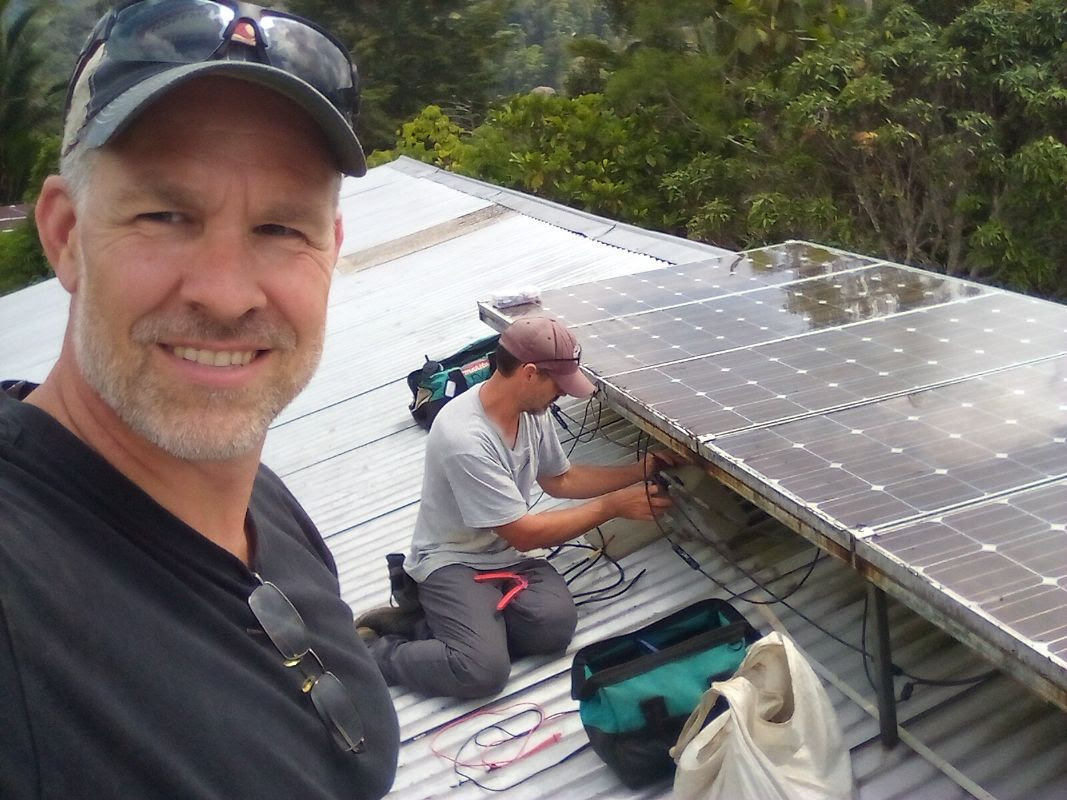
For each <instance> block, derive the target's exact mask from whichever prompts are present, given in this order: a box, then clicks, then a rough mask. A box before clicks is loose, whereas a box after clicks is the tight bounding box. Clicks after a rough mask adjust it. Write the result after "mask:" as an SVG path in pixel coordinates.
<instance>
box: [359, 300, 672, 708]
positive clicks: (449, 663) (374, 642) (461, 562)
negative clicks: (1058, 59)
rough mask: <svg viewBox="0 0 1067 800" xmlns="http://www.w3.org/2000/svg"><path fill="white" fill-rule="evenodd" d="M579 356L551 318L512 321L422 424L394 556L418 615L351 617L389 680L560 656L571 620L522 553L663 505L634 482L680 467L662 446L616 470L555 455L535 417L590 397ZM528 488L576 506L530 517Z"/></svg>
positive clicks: (555, 586) (481, 684) (446, 676)
mask: <svg viewBox="0 0 1067 800" xmlns="http://www.w3.org/2000/svg"><path fill="white" fill-rule="evenodd" d="M580 357H581V348H580V347H579V345H578V342H577V340H576V339H575V337H574V334H573V333H571V331H569V330H568V329H567V327H566V326H565V325H563V324H562V323H560V322H559V321H557V320H554V319H551V318H548V317H527V318H523V319H520V320H517V321H516V322H514V323H513V324H512V325H510V326H509V327H508V328H507V330H505V331H504V333H503V335H502V336H501V338H500V344H499V346H498V348H497V351H496V371H495V372H494V374H493V375H492V377H490V378H489V380H487V381H486V382H485V383H482V384H480V385H478V386H476V387H474V388H472V389H470V390H469V391H467V392H465V393H463V394H461V395H460V396H459V397H457V398H456V399H455V400H453V401H452V402H450V403H449V404H448V405H447V406H445V408H444V409H442V411H441V413H440V414H439V415H438V416H437V418H436V420H435V421H434V425H433V429H432V430H431V431H430V435H429V438H428V439H427V443H426V469H425V474H424V478H423V487H422V502H421V505H420V508H419V515H418V519H417V521H416V523H415V532H414V535H413V540H412V546H411V557H410V559H409V563H408V564H407V572H408V574H409V575H410V576H411V577H412V578H414V580H415V581H416V582H417V584H418V600H419V603H420V605H421V611H417V610H408V609H376V610H374V611H371V612H368V613H367V614H365V615H363V617H361V618H360V620H359V621H358V622H357V625H358V626H360V633H361V635H362V636H363V637H364V639H365V640H366V641H367V642H368V644H369V646H370V649H371V653H372V654H373V655H374V657H375V660H376V661H377V662H378V666H379V667H380V668H381V670H382V673H383V675H384V676H385V679H386V681H387V682H388V683H390V684H394V685H395V684H403V685H405V686H408V687H410V688H412V689H415V690H417V691H419V692H422V693H424V694H427V695H450V696H454V697H482V696H486V695H491V694H495V693H497V692H499V691H500V690H501V689H502V688H503V687H504V684H505V682H506V681H507V679H508V675H509V673H510V670H511V659H512V658H516V657H519V656H524V655H533V654H539V653H554V652H561V651H563V650H564V649H565V648H566V647H567V644H568V643H569V642H570V640H571V637H572V636H573V635H574V628H575V625H576V623H577V612H576V610H575V606H574V599H573V598H572V596H571V593H570V590H569V589H568V587H567V585H566V583H565V582H564V580H563V578H562V577H561V576H560V575H559V573H558V572H556V570H555V569H554V568H553V566H552V565H551V564H549V563H548V561H546V560H545V559H543V558H533V557H530V556H528V555H527V553H529V551H532V550H538V549H540V548H547V547H554V546H556V545H559V544H563V543H564V542H567V541H570V540H571V539H574V538H575V537H577V536H580V535H581V534H583V533H586V532H587V531H590V530H592V529H593V528H595V527H596V526H598V525H601V524H602V523H604V522H607V521H608V520H610V519H613V518H616V517H623V518H626V519H633V520H650V519H652V518H653V516H655V515H657V514H659V513H661V512H662V511H664V510H665V509H666V508H668V507H669V506H670V505H671V502H670V499H669V498H668V497H667V496H666V495H665V494H659V492H658V487H657V486H656V485H654V484H653V485H651V486H647V487H646V484H645V477H646V476H647V475H651V474H653V473H654V472H655V471H656V470H657V469H660V468H662V467H664V466H671V465H674V464H676V463H679V462H680V460H681V459H680V458H679V457H678V456H676V455H675V454H673V453H670V452H664V453H650V454H648V455H647V456H646V457H645V459H643V460H641V461H637V462H635V463H633V464H628V465H626V466H615V467H601V466H584V465H577V464H571V463H570V462H569V461H568V459H567V456H566V454H565V453H564V452H563V448H562V446H561V445H560V442H559V438H558V436H557V435H556V431H555V428H554V426H553V424H552V421H551V420H550V419H549V417H548V415H547V414H546V413H545V412H546V411H547V410H548V408H549V406H551V404H552V403H554V402H555V401H556V400H558V399H559V398H560V396H562V395H564V394H567V395H571V396H573V397H588V396H589V395H591V394H592V393H593V390H594V386H593V384H592V383H591V382H590V381H589V379H588V378H586V377H585V375H583V374H582V373H581V372H580V371H579V369H578V364H579V360H580ZM538 486H539V487H540V489H542V490H544V491H545V492H547V493H548V494H549V495H551V496H553V497H562V498H574V499H587V500H588V502H586V503H583V504H580V505H576V506H573V507H570V508H564V509H560V510H554V511H544V512H540V513H531V511H530V506H531V503H532V500H533V497H534V496H535V495H536V493H537V492H538Z"/></svg>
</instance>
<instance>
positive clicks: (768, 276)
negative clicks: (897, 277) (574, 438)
mask: <svg viewBox="0 0 1067 800" xmlns="http://www.w3.org/2000/svg"><path fill="white" fill-rule="evenodd" d="M874 263H876V262H875V260H874V259H871V258H865V257H863V256H857V255H854V254H852V253H842V252H840V251H834V250H830V249H827V248H823V247H818V246H815V245H811V244H807V243H805V242H793V243H790V244H785V245H777V246H775V247H769V248H763V249H760V250H753V251H750V252H748V253H746V254H743V255H738V256H725V257H717V258H712V259H709V260H707V261H697V262H693V263H690V264H683V265H675V266H670V267H664V268H662V269H656V270H650V271H648V272H640V273H637V274H635V275H623V276H620V277H618V278H611V279H609V280H605V281H594V282H592V283H583V284H578V285H576V286H571V287H568V288H566V289H555V290H549V291H546V292H544V293H543V295H542V305H541V307H539V308H538V309H537V310H538V311H544V312H545V313H548V314H552V315H553V316H555V317H559V318H560V319H561V320H563V321H565V322H566V323H567V324H568V325H585V324H588V323H590V322H595V321H597V320H605V319H613V318H615V317H619V316H624V315H628V314H639V313H642V312H645V311H653V310H656V309H662V308H669V307H672V306H675V305H680V304H683V303H689V302H695V301H699V300H705V299H708V298H712V297H722V296H724V295H729V294H735V293H738V292H744V291H750V290H752V289H759V288H761V287H764V286H772V285H776V284H782V283H788V282H791V281H796V280H799V279H804V278H813V277H818V276H822V275H832V274H835V273H841V272H845V271H848V270H852V269H856V268H858V267H863V266H867V265H870V264H874Z"/></svg>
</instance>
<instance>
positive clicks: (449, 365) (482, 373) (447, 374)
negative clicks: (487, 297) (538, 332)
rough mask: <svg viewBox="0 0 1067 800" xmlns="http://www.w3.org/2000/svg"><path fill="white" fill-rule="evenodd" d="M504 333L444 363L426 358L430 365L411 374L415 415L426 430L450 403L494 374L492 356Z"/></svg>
mask: <svg viewBox="0 0 1067 800" xmlns="http://www.w3.org/2000/svg"><path fill="white" fill-rule="evenodd" d="M499 339H500V334H497V333H494V334H493V335H492V336H487V337H485V338H484V339H479V340H478V341H476V342H474V343H472V344H469V345H467V346H466V347H464V348H463V349H462V350H460V351H459V352H458V353H453V354H452V355H450V356H448V357H447V358H444V359H442V360H441V361H434V360H432V359H431V358H430V357H429V356H426V363H424V364H423V365H422V367H420V368H419V369H416V370H412V371H411V372H409V373H408V388H409V389H411V403H410V404H409V405H408V410H409V411H411V416H413V417H414V418H415V421H416V422H417V423H419V425H421V426H422V427H423V428H425V429H426V430H429V429H430V426H431V425H432V424H433V421H434V417H436V416H437V412H439V411H440V410H441V409H442V408H443V407H444V405H445V403H447V402H448V401H449V400H451V399H452V398H453V397H455V396H456V395H458V394H462V393H463V392H465V391H467V389H469V388H470V387H471V386H474V385H475V384H478V383H481V382H482V381H484V380H485V379H486V378H488V377H489V376H490V375H491V374H492V373H493V367H492V364H491V359H490V355H492V353H493V351H494V350H496V343H497V341H499Z"/></svg>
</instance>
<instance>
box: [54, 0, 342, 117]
mask: <svg viewBox="0 0 1067 800" xmlns="http://www.w3.org/2000/svg"><path fill="white" fill-rule="evenodd" d="M105 43H106V44H107V51H106V53H105V55H106V60H107V61H108V62H116V63H122V62H126V63H129V64H131V66H132V65H142V64H151V63H155V64H195V63H199V62H202V61H211V60H216V59H222V58H226V56H227V53H228V51H229V49H230V48H231V46H232V45H234V44H238V45H246V46H248V47H250V48H252V49H253V50H254V54H255V57H254V59H249V60H255V61H257V62H258V63H262V64H266V65H268V66H272V67H277V68H278V69H281V70H284V71H285V72H288V73H289V74H290V75H294V76H295V77H297V78H300V79H301V80H303V81H305V82H306V83H308V84H310V85H311V86H313V87H314V88H315V89H316V90H318V91H319V93H320V94H322V95H323V96H324V97H325V98H326V99H327V100H329V101H330V103H331V104H332V105H333V106H334V108H336V109H337V110H338V111H339V112H340V113H341V114H342V115H343V116H344V117H345V118H347V119H348V120H349V121H351V118H352V116H353V115H354V114H355V113H356V112H357V111H358V105H359V90H358V79H357V74H356V68H355V65H354V64H353V63H352V59H351V57H350V56H349V54H348V50H347V49H346V48H345V47H344V45H342V44H341V43H340V42H339V41H338V40H337V39H336V38H335V37H334V36H333V35H332V34H330V33H329V32H328V31H326V30H324V29H323V28H320V27H319V26H318V25H316V24H315V23H313V22H311V21H310V20H305V19H302V18H300V17H296V16H293V15H291V14H286V13H284V12H282V11H273V10H271V9H266V8H261V7H260V6H256V5H252V4H251V3H245V2H239V1H238V0H133V2H127V3H125V4H123V5H121V6H119V7H117V8H116V9H114V10H113V11H111V12H110V13H109V14H107V15H105V16H104V17H103V18H102V19H101V20H100V22H99V23H97V26H96V28H95V29H94V30H93V32H92V33H91V34H90V36H89V41H88V42H87V44H86V46H85V47H84V48H83V50H82V55H81V58H80V59H79V60H78V64H77V65H76V67H75V70H74V77H73V79H72V80H71V92H70V93H68V96H67V109H68V110H69V108H70V104H71V98H72V95H73V87H74V85H75V84H76V83H77V79H78V77H79V76H80V75H81V73H82V71H83V70H84V68H85V65H86V63H87V62H88V61H89V59H90V58H92V56H93V54H94V53H95V52H96V51H97V50H98V49H99V47H100V46H101V45H103V44H105Z"/></svg>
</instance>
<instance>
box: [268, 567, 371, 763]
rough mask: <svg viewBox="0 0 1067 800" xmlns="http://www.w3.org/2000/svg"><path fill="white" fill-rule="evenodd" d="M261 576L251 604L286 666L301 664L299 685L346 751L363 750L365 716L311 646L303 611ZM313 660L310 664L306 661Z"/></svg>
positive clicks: (334, 737)
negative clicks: (302, 678)
mask: <svg viewBox="0 0 1067 800" xmlns="http://www.w3.org/2000/svg"><path fill="white" fill-rule="evenodd" d="M256 579H257V580H259V586H257V587H256V588H255V589H254V590H253V592H252V594H250V595H249V596H248V607H249V608H251V609H252V613H253V614H254V615H255V617H256V621H257V622H259V624H260V627H262V628H263V631H264V632H265V633H266V634H267V638H269V639H270V640H271V642H273V643H274V646H275V647H276V648H277V650H278V652H279V653H281V654H282V658H283V659H284V660H283V662H282V663H283V664H284V665H285V666H286V667H290V668H292V667H299V668H300V671H301V673H303V675H304V682H303V684H302V685H301V687H300V689H301V691H303V692H304V693H305V694H307V695H310V696H311V703H312V705H314V706H315V710H316V711H318V712H319V717H320V718H321V719H322V722H323V724H324V725H325V726H326V729H327V730H328V731H329V732H330V733H331V735H332V736H333V740H334V741H335V742H336V743H337V746H338V747H340V748H341V749H342V750H343V751H345V752H347V753H360V752H362V751H363V748H364V737H363V720H362V719H360V716H359V711H357V710H356V706H355V703H353V702H352V697H351V695H350V694H349V693H348V690H347V689H346V688H345V687H344V684H342V683H341V681H340V680H338V678H337V676H336V675H334V674H333V673H332V672H329V671H328V670H327V669H326V668H325V667H324V666H323V664H322V659H320V658H319V656H318V654H317V653H316V652H315V651H314V650H312V649H311V645H310V642H309V634H308V629H307V626H306V625H305V624H304V618H303V617H301V616H300V612H299V611H297V610H296V607H295V606H294V605H293V604H292V602H290V600H289V598H288V597H286V596H285V593H284V592H283V591H282V590H281V589H279V588H278V587H277V586H275V585H274V584H273V583H271V582H270V581H265V580H263V579H262V578H260V577H259V575H256ZM309 656H310V660H311V661H313V662H314V664H313V665H312V666H311V668H309V667H308V666H307V665H306V664H305V662H306V661H307V660H308V657H309Z"/></svg>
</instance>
